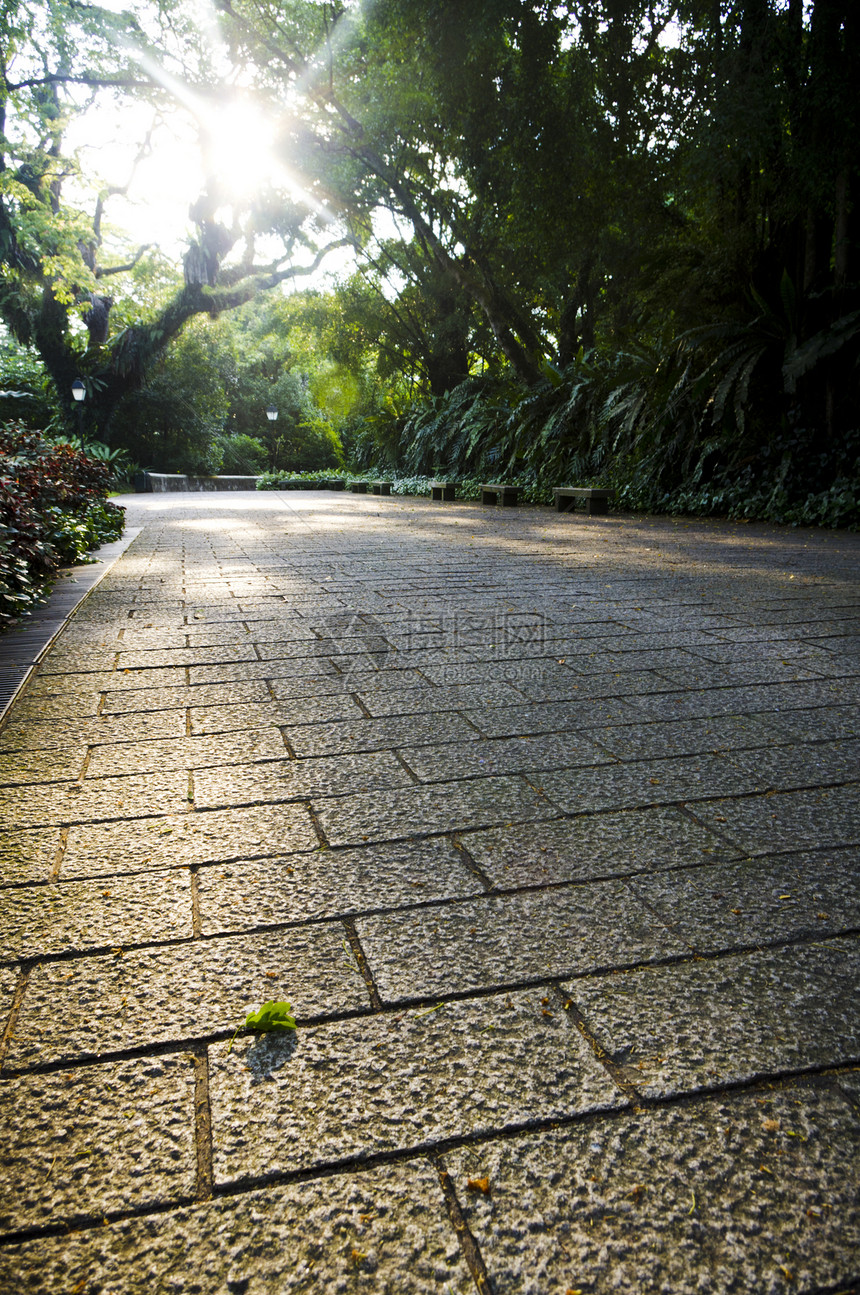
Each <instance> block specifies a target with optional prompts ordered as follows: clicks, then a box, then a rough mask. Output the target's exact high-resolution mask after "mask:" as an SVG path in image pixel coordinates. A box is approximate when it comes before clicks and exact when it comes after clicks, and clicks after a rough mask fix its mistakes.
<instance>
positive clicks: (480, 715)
mask: <svg viewBox="0 0 860 1295" xmlns="http://www.w3.org/2000/svg"><path fill="white" fill-rule="evenodd" d="M462 714H463V715H464V716H465V718H466V719H467V720H468V721H469V723H470V724H473V725H474V726H475V728H477V729H478V730H479V731H480V732H481V733H483V734H484V736H485V737H519V736H521V735H525V734H527V733H566V732H573V733H576V734H579V733H581V734H582V735H583V736H584V737H589V736H590V735H591V734H592V733H594V734H595V736H596V734H597V732H598V730H600V729H601V728H602V727H603V726H605V725H609V724H612V723H616V724H618V723H621V724H624V723H627V722H628V721H632V720H633V719H634V718H635V712H634V711H633V710H632V709H631V708H630V707H629V706H628V705H627V704H626V703H625V702H624V701H623V700H622V699H620V698H619V699H614V700H612V701H607V700H595V701H552V702H540V703H534V704H533V703H529V704H528V705H519V706H488V707H486V708H484V709H482V710H464V711H462Z"/></svg>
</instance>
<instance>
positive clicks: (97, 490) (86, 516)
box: [0, 426, 124, 627]
mask: <svg viewBox="0 0 860 1295" xmlns="http://www.w3.org/2000/svg"><path fill="white" fill-rule="evenodd" d="M110 480H111V470H110V468H109V467H108V466H107V464H105V463H101V462H98V461H96V460H95V459H92V458H89V457H88V456H87V455H86V454H82V453H81V451H80V450H77V449H75V448H74V446H72V445H67V444H58V445H49V444H47V443H46V442H45V441H44V440H42V438H41V436H40V435H39V434H38V433H36V432H31V431H27V430H25V429H23V428H21V427H15V426H6V427H0V627H2V626H6V625H8V624H9V623H10V622H11V621H13V620H15V619H17V618H18V617H19V616H21V615H23V614H25V613H26V612H28V611H30V610H31V609H32V607H33V606H34V605H35V604H36V603H37V602H39V600H40V599H41V598H42V597H43V595H44V593H45V590H46V586H47V585H48V583H49V581H50V579H51V577H52V576H53V574H54V572H55V571H56V570H57V568H58V567H59V566H61V565H63V564H66V565H71V564H72V563H75V562H78V561H80V559H81V558H82V557H83V556H84V554H86V553H88V552H89V551H90V549H92V548H95V547H96V546H97V545H99V544H101V543H103V542H105V541H107V540H111V539H116V538H118V536H120V535H121V534H122V530H123V524H124V513H123V510H122V509H121V508H119V507H117V505H116V504H111V503H109V502H108V501H107V500H106V498H105V496H106V494H107V490H108V486H109V484H110Z"/></svg>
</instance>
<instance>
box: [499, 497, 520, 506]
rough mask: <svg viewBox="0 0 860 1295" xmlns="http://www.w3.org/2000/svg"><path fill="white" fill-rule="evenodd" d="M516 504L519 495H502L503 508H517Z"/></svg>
mask: <svg viewBox="0 0 860 1295" xmlns="http://www.w3.org/2000/svg"><path fill="white" fill-rule="evenodd" d="M516 506H517V497H516V495H507V494H503V495H502V507H503V508H516Z"/></svg>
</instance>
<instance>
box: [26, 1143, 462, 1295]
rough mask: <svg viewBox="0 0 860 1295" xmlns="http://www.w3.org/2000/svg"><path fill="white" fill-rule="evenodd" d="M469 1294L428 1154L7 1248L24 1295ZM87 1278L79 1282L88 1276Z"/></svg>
mask: <svg viewBox="0 0 860 1295" xmlns="http://www.w3.org/2000/svg"><path fill="white" fill-rule="evenodd" d="M405 1273H408V1274H409V1276H408V1282H409V1291H410V1295H472V1292H473V1291H474V1289H475V1287H474V1282H473V1281H472V1278H471V1275H470V1274H469V1270H468V1268H467V1267H466V1264H465V1262H464V1260H463V1257H462V1254H461V1252H460V1247H459V1244H458V1242H457V1236H456V1233H455V1231H454V1229H453V1227H452V1226H451V1224H450V1222H449V1220H448V1217H447V1215H446V1213H445V1206H444V1203H443V1199H442V1193H441V1190H440V1187H439V1177H438V1174H437V1173H436V1170H435V1169H434V1168H433V1166H432V1165H431V1164H430V1163H428V1162H427V1161H426V1160H415V1161H411V1162H408V1163H405V1164H403V1163H401V1164H396V1165H384V1166H382V1167H381V1168H378V1169H373V1170H370V1171H366V1172H364V1173H351V1174H346V1175H339V1176H336V1177H333V1178H325V1179H322V1180H320V1181H316V1182H306V1183H295V1184H290V1185H289V1186H287V1187H273V1188H269V1189H268V1190H266V1191H255V1192H247V1193H245V1194H244V1195H242V1196H239V1197H229V1198H227V1199H225V1200H216V1201H209V1202H207V1203H206V1204H203V1205H198V1206H196V1207H194V1208H189V1209H182V1210H175V1211H171V1212H169V1213H166V1214H157V1215H153V1216H151V1217H148V1218H133V1219H125V1220H122V1221H121V1222H117V1223H114V1224H113V1225H112V1226H111V1227H109V1228H98V1229H93V1230H92V1231H88V1232H79V1233H77V1234H75V1235H72V1236H69V1237H62V1238H54V1237H52V1238H45V1239H43V1240H38V1241H28V1242H25V1243H23V1244H20V1245H15V1246H9V1247H4V1248H3V1249H2V1250H0V1282H5V1283H6V1284H7V1288H8V1289H9V1290H15V1291H16V1292H18V1291H20V1292H21V1293H22V1295H56V1292H58V1291H61V1290H67V1289H68V1290H72V1289H74V1286H75V1285H79V1286H80V1289H81V1291H82V1292H86V1295H90V1291H92V1292H96V1291H108V1290H110V1291H111V1295H151V1293H155V1292H157V1295H162V1293H164V1295H166V1293H167V1292H168V1290H169V1292H170V1295H222V1293H223V1292H225V1291H230V1292H237V1293H238V1292H247V1295H263V1292H274V1291H277V1292H278V1295H293V1293H295V1295H299V1292H307V1291H309V1290H312V1289H313V1288H314V1287H317V1289H319V1290H323V1289H325V1290H326V1291H331V1292H333V1293H334V1292H346V1291H350V1290H360V1289H362V1288H365V1289H367V1290H372V1291H373V1292H374V1293H375V1295H400V1293H401V1292H402V1291H403V1281H404V1274H405ZM82 1282H83V1283H85V1285H81V1283H82Z"/></svg>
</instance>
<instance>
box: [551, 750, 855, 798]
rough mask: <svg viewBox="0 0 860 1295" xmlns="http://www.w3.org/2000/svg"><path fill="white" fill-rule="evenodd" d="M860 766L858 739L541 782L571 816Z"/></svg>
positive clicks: (639, 764)
mask: <svg viewBox="0 0 860 1295" xmlns="http://www.w3.org/2000/svg"><path fill="white" fill-rule="evenodd" d="M858 764H860V744H858V743H857V742H855V741H854V740H846V741H845V742H822V743H819V744H818V745H816V746H812V747H807V746H790V747H779V748H766V749H759V750H754V751H743V750H741V751H738V750H733V751H723V752H716V753H713V752H710V751H703V752H700V753H699V754H697V755H690V756H674V757H671V758H668V759H665V760H650V761H649V760H641V761H636V762H631V763H630V764H626V763H625V764H616V765H611V766H608V767H601V768H599V769H596V770H591V769H575V770H563V771H560V772H550V773H544V774H541V776H540V779H539V782H540V786H541V787H542V789H543V791H544V792H545V794H546V795H547V796H549V798H550V799H551V800H553V801H554V802H555V803H556V804H557V805H558V807H559V809H561V810H563V811H564V812H565V813H568V814H576V813H582V812H585V811H595V810H601V809H618V808H622V807H625V806H628V807H631V808H632V807H635V806H639V805H648V804H666V803H670V802H674V801H692V800H698V799H700V798H701V797H702V795H703V794H704V795H709V796H715V797H716V796H748V795H750V794H753V793H756V792H765V793H766V792H769V791H772V790H788V789H791V788H795V787H798V788H799V787H805V786H808V785H809V783H810V782H815V783H819V784H823V783H839V782H843V781H845V780H846V778H847V777H849V776H850V772H851V771H852V770H854V769H856V768H857V767H858Z"/></svg>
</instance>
